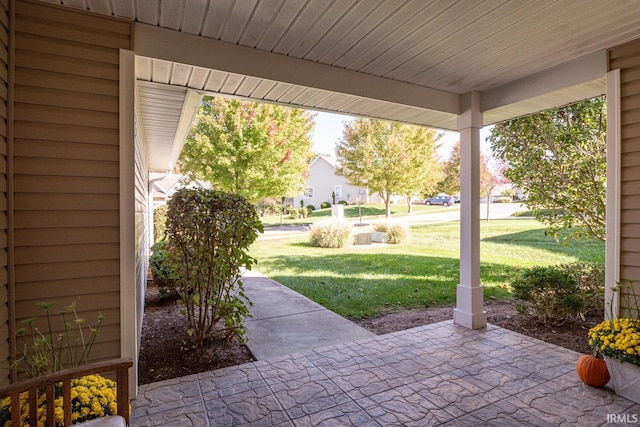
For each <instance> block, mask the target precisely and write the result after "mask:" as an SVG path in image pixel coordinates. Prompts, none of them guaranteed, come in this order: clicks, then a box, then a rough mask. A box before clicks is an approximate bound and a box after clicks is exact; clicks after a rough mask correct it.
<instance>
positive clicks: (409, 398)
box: [131, 321, 640, 427]
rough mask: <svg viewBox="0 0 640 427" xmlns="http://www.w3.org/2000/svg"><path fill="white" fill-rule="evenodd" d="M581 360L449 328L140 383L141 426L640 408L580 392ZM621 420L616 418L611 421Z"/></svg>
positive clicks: (592, 420) (478, 417)
mask: <svg viewBox="0 0 640 427" xmlns="http://www.w3.org/2000/svg"><path fill="white" fill-rule="evenodd" d="M577 358H578V354H577V353H575V352H573V351H570V350H566V349H563V348H560V347H557V346H555V345H552V344H548V343H545V342H542V341H539V340H536V339H532V338H529V337H526V336H523V335H520V334H518V333H515V332H511V331H509V330H505V329H502V328H498V327H496V326H493V325H489V326H488V327H487V328H486V329H484V330H480V331H472V330H468V329H465V328H462V327H459V326H456V325H454V324H453V323H452V322H451V321H447V322H442V323H436V324H432V325H427V326H422V327H418V328H414V329H410V330H406V331H401V332H396V333H392V334H387V335H380V336H376V337H372V338H367V339H363V340H359V341H356V342H352V343H347V344H338V345H334V346H331V347H327V348H325V349H317V350H310V351H306V352H302V353H295V354H290V355H287V356H281V357H277V358H271V359H267V360H262V361H258V362H253V363H249V364H244V365H241V366H235V367H230V368H226V369H220V370H217V371H211V372H204V373H201V374H197V375H190V376H186V377H183V378H178V379H173V380H166V381H162V382H157V383H153V384H149V385H144V386H142V387H141V388H140V394H139V396H138V399H137V400H135V401H134V402H133V403H132V407H133V414H132V420H131V425H133V426H231V425H249V426H394V425H395V426H431V425H443V426H509V427H512V426H523V425H526V426H601V425H615V424H613V423H608V421H615V420H618V421H619V420H623V419H624V420H628V421H633V420H636V419H637V420H638V422H640V405H637V404H634V403H632V402H629V401H627V400H625V399H623V398H621V397H618V396H617V395H615V394H614V393H613V392H612V391H611V390H610V389H607V388H604V389H595V388H591V387H588V386H585V385H583V384H582V383H581V382H580V381H579V380H578V378H577V376H576V374H575V361H576V360H577ZM613 416H616V417H617V418H615V419H614V418H613Z"/></svg>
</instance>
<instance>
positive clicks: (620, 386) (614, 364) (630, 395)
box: [604, 356, 640, 403]
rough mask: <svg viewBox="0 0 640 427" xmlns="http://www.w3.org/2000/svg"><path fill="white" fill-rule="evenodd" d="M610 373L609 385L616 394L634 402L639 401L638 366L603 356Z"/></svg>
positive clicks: (639, 372)
mask: <svg viewBox="0 0 640 427" xmlns="http://www.w3.org/2000/svg"><path fill="white" fill-rule="evenodd" d="M604 360H605V361H606V362H607V369H608V370H609V375H611V383H610V384H611V385H613V389H614V390H615V392H616V394H617V395H619V396H622V397H624V398H625V399H627V400H630V401H632V402H635V403H640V366H638V365H634V364H631V363H628V362H627V363H621V362H620V361H619V360H616V359H611V358H609V357H606V356H605V358H604Z"/></svg>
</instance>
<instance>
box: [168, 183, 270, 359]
mask: <svg viewBox="0 0 640 427" xmlns="http://www.w3.org/2000/svg"><path fill="white" fill-rule="evenodd" d="M168 205H169V210H168V214H167V216H168V219H167V243H166V246H165V249H166V258H167V260H168V261H169V263H170V265H171V267H172V268H173V270H174V271H175V273H176V274H175V279H176V284H177V286H178V294H179V295H180V298H181V300H180V301H179V302H180V304H182V305H184V314H185V315H186V320H187V335H188V336H189V337H190V341H191V343H192V344H193V346H194V347H196V348H200V347H202V345H203V344H204V341H205V340H206V339H208V338H210V337H211V335H212V334H213V333H214V331H215V328H214V326H215V325H216V324H217V323H218V322H219V321H222V322H224V331H225V335H226V337H227V338H228V339H231V338H232V337H234V336H239V337H243V336H244V334H245V333H246V329H245V328H244V325H243V323H244V319H245V318H246V317H247V316H248V315H249V308H248V306H249V305H251V302H250V301H249V300H248V299H247V297H246V296H245V294H244V288H243V285H242V281H241V280H239V279H240V274H241V273H240V272H241V269H242V268H247V269H250V268H251V266H252V265H253V264H254V262H255V260H254V259H253V258H252V257H251V256H249V254H248V248H249V245H251V243H253V242H254V241H255V240H256V238H257V237H258V232H262V224H261V223H260V220H259V219H258V215H257V212H256V210H255V208H254V207H253V205H251V203H249V201H248V200H247V199H245V198H244V197H242V196H239V195H237V194H233V193H225V192H223V191H218V190H206V189H181V190H178V191H177V192H176V193H175V194H174V195H173V197H172V198H171V200H170V201H169V204H168Z"/></svg>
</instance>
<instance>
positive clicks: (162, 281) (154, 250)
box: [149, 240, 177, 297]
mask: <svg viewBox="0 0 640 427" xmlns="http://www.w3.org/2000/svg"><path fill="white" fill-rule="evenodd" d="M165 245H166V241H165V240H161V241H159V242H158V243H156V244H155V245H153V246H152V247H151V256H150V257H149V268H150V269H151V274H152V275H153V281H154V282H155V283H156V285H158V288H159V290H160V296H161V297H164V296H167V295H170V294H174V293H176V292H177V288H176V281H175V273H174V271H173V268H172V267H171V264H169V261H168V260H167V257H166V251H165Z"/></svg>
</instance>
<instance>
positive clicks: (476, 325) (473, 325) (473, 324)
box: [453, 308, 487, 329]
mask: <svg viewBox="0 0 640 427" xmlns="http://www.w3.org/2000/svg"><path fill="white" fill-rule="evenodd" d="M453 323H455V324H456V325H460V326H464V327H465V328H468V329H482V328H486V327H487V312H486V311H482V313H478V314H470V313H464V312H463V311H460V310H458V309H457V308H456V309H454V310H453Z"/></svg>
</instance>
